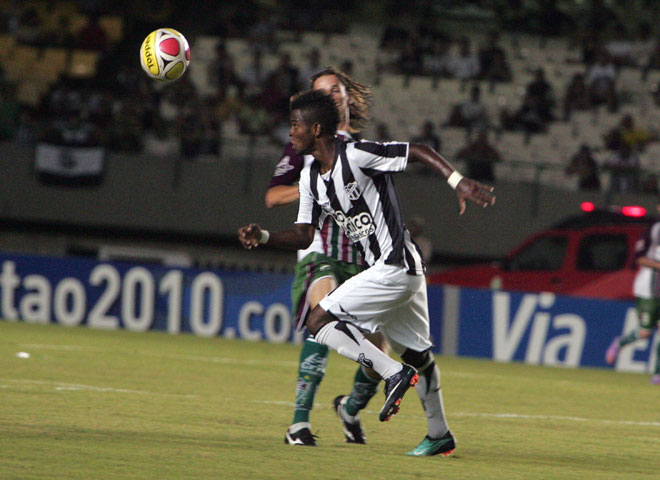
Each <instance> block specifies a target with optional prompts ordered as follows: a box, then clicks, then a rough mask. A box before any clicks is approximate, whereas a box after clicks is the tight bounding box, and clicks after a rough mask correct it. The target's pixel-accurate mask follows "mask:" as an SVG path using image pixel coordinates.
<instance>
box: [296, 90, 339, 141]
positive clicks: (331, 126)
mask: <svg viewBox="0 0 660 480" xmlns="http://www.w3.org/2000/svg"><path fill="white" fill-rule="evenodd" d="M294 110H300V114H301V115H302V118H303V120H304V121H305V123H307V124H309V125H313V124H315V123H318V124H319V125H321V128H322V129H323V133H324V134H325V135H329V136H331V137H333V136H334V135H335V134H336V133H337V124H338V123H339V112H338V111H337V104H336V103H335V100H334V99H333V98H332V95H326V94H325V93H323V92H321V91H319V90H307V91H304V92H301V93H299V94H297V95H295V96H294V97H293V98H292V99H291V111H292V112H293V111H294Z"/></svg>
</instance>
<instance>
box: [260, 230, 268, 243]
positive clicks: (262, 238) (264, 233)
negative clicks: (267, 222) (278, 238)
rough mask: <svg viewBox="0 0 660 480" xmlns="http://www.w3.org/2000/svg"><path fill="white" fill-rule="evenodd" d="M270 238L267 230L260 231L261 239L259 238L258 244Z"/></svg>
mask: <svg viewBox="0 0 660 480" xmlns="http://www.w3.org/2000/svg"><path fill="white" fill-rule="evenodd" d="M269 238H270V232H269V231H268V230H261V238H259V243H266V242H268V239H269Z"/></svg>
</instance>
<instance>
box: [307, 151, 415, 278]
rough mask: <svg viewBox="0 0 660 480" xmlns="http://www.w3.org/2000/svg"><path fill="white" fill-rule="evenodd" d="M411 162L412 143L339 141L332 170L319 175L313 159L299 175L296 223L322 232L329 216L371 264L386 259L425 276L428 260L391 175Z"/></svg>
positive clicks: (317, 166) (319, 172)
mask: <svg viewBox="0 0 660 480" xmlns="http://www.w3.org/2000/svg"><path fill="white" fill-rule="evenodd" d="M407 163H408V144H407V143H398V142H388V143H375V142H368V141H363V142H351V143H348V142H344V141H342V140H340V139H337V140H336V142H335V158H334V162H333V166H332V169H331V170H330V171H329V172H327V173H326V174H324V175H321V171H320V168H321V164H320V163H319V162H318V161H316V160H315V161H314V162H312V163H311V164H309V165H307V166H306V167H305V169H304V170H303V171H302V173H301V175H300V182H299V189H300V205H299V209H298V219H297V220H296V223H305V224H311V225H313V226H314V227H315V228H317V229H318V228H320V225H321V224H322V223H323V220H324V219H325V218H326V217H327V216H328V215H331V216H332V217H333V218H334V220H335V222H337V224H339V225H340V226H341V228H342V229H343V230H344V233H345V234H346V236H347V237H348V238H349V239H350V240H351V241H352V242H353V243H354V244H355V245H356V246H357V247H358V249H359V250H360V253H361V254H362V257H363V258H364V259H365V261H366V262H367V264H368V265H373V264H375V263H376V262H378V261H384V262H385V263H386V264H389V265H400V266H402V267H403V268H405V269H406V271H407V272H408V273H409V274H412V275H423V274H424V271H425V268H424V261H423V260H422V255H421V251H420V250H419V247H418V246H417V245H416V244H415V242H414V241H413V239H412V237H411V236H410V233H409V232H408V230H407V229H406V227H405V226H404V223H403V216H402V211H401V203H400V201H399V196H398V194H397V192H396V189H395V187H394V179H393V174H394V173H398V172H402V171H403V170H404V169H405V168H406V165H407Z"/></svg>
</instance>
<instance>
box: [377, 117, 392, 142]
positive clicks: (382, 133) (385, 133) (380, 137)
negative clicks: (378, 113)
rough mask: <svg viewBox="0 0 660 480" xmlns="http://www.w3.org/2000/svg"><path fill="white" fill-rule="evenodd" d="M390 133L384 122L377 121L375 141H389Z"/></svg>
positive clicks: (390, 139)
mask: <svg viewBox="0 0 660 480" xmlns="http://www.w3.org/2000/svg"><path fill="white" fill-rule="evenodd" d="M392 138H393V137H392V134H390V129H389V128H388V127H387V124H386V123H385V122H378V124H377V125H376V141H377V142H381V143H382V142H391V141H392Z"/></svg>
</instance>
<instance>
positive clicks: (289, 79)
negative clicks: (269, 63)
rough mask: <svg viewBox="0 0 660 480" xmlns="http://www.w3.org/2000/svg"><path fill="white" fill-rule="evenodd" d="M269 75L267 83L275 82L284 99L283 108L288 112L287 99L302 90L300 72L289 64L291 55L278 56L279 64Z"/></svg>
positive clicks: (284, 53)
mask: <svg viewBox="0 0 660 480" xmlns="http://www.w3.org/2000/svg"><path fill="white" fill-rule="evenodd" d="M270 73H271V76H270V77H269V80H268V82H267V83H271V82H275V84H276V85H277V88H278V89H279V90H280V92H282V95H284V97H285V102H284V103H285V105H284V107H283V108H284V109H285V110H287V111H288V108H289V98H290V97H291V96H292V95H295V94H296V93H298V91H299V90H300V89H301V88H302V83H301V79H300V71H299V70H298V68H297V67H295V66H294V65H293V64H292V63H291V55H290V54H289V53H288V52H283V53H281V54H280V59H279V63H278V64H277V66H276V67H275V68H274V69H273V70H272V71H271V72H270Z"/></svg>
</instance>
